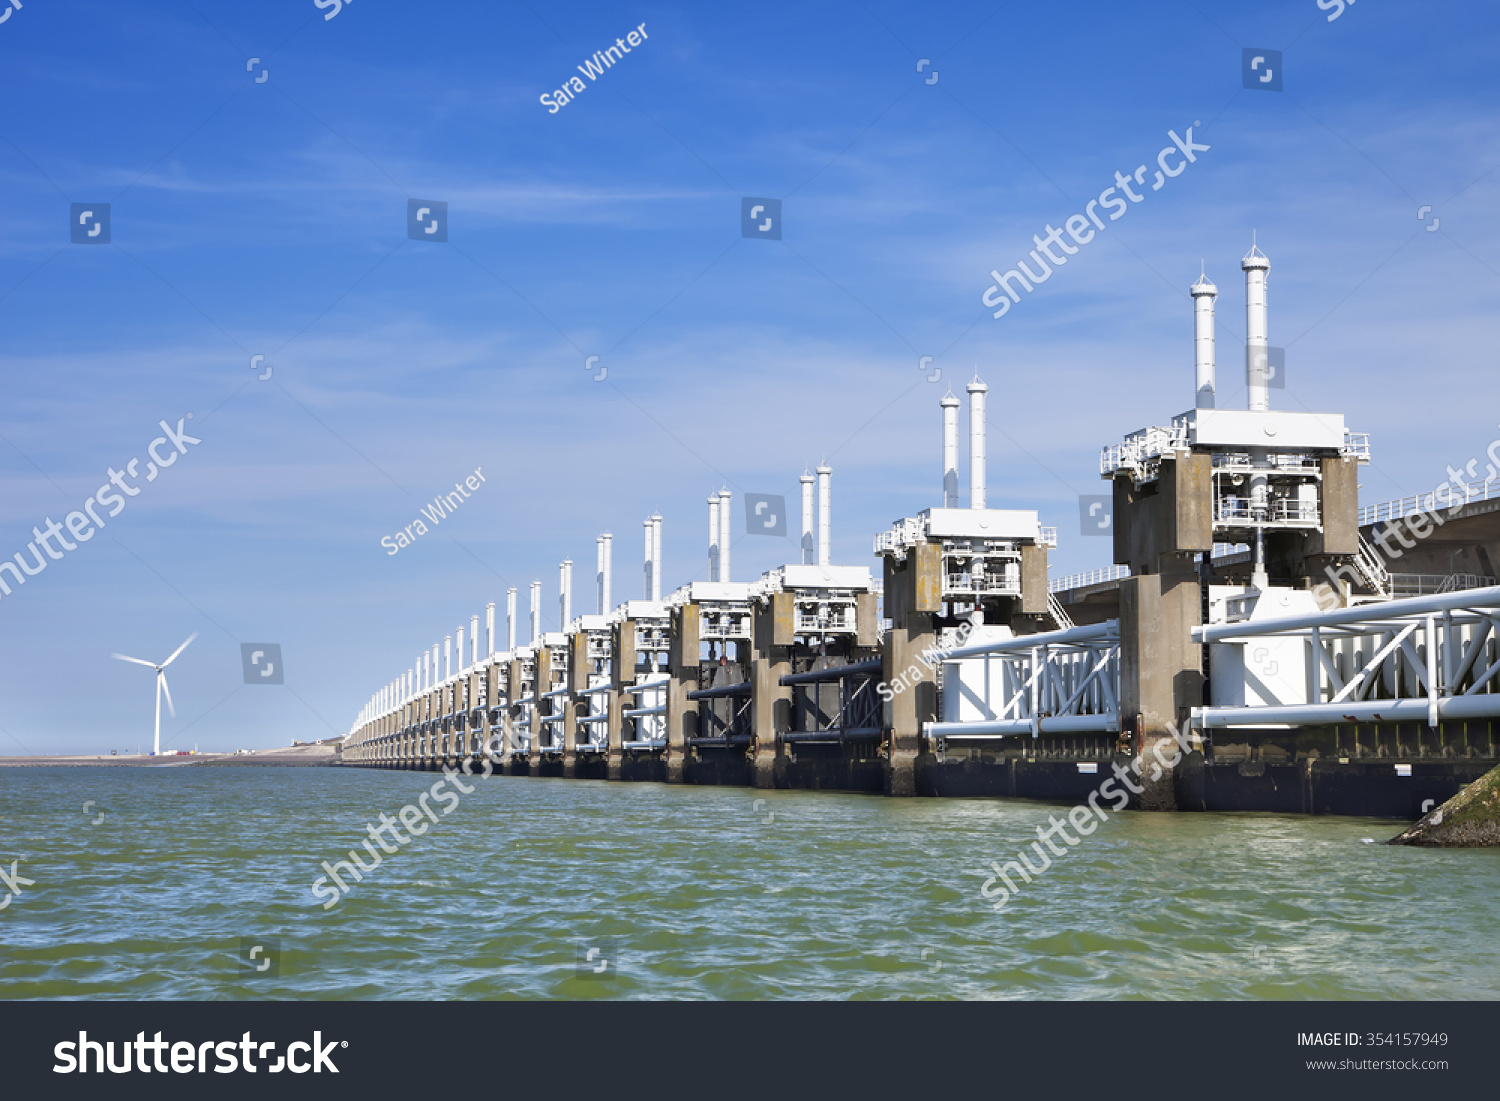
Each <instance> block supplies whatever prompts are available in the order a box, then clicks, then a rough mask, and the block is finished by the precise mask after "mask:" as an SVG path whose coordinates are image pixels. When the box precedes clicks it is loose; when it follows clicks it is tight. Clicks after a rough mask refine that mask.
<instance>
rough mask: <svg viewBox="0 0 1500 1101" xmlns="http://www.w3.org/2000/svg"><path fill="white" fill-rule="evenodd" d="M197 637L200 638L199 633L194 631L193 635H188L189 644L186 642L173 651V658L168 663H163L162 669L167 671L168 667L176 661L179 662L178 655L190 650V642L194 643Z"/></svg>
mask: <svg viewBox="0 0 1500 1101" xmlns="http://www.w3.org/2000/svg"><path fill="white" fill-rule="evenodd" d="M197 637H198V632H197V631H194V632H193V633H192V634H190V635H188V639H187V642H184V643H183V644H182V645H181V646H179V647H177V649H175V650H173V651H172V656H171V657H169V658H168V659H167V660H166V661H164V662H162V663H161V667H162V668H163V669H165V668H166V667H167V666H169V665H171V664H172V663H173V662H174V661H176V660H177V655H178V654H180V653H182V652H183V651H184V650H186V649H187V648H188V642H192V641H193V639H195V638H197Z"/></svg>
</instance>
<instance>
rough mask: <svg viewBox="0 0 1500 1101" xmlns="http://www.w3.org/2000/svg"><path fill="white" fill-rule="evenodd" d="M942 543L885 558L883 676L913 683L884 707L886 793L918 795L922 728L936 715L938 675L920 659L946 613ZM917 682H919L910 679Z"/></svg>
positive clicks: (890, 680) (891, 680) (923, 748)
mask: <svg viewBox="0 0 1500 1101" xmlns="http://www.w3.org/2000/svg"><path fill="white" fill-rule="evenodd" d="M942 565H943V562H942V547H941V546H939V545H936V544H931V543H923V544H921V545H919V546H915V547H912V548H911V549H910V550H909V551H908V552H907V555H906V560H905V561H904V562H896V561H894V560H893V559H890V558H887V559H886V560H885V605H886V606H885V613H886V616H887V618H889V619H890V620H891V624H892V626H891V629H890V630H889V631H887V632H886V635H885V645H884V647H883V649H882V652H881V659H882V665H881V677H882V679H883V680H884V681H885V682H886V684H888V685H894V684H896V683H897V682H898V680H904V681H905V682H906V683H907V684H909V685H910V687H908V688H905V689H903V690H902V691H901V692H899V693H895V692H894V689H892V691H893V694H892V696H891V698H890V699H889V700H888V701H886V702H885V703H884V705H883V708H882V710H883V711H884V722H883V723H882V725H883V726H884V727H885V741H886V776H885V791H886V794H887V795H903V796H905V795H915V794H916V793H917V765H918V762H919V759H920V758H922V757H923V756H924V754H925V753H926V745H925V743H924V741H923V737H922V729H923V726H924V725H925V724H926V723H929V722H931V721H933V720H934V719H936V718H937V674H936V670H934V669H932V668H931V667H929V666H928V665H927V664H926V663H925V662H923V661H922V660H920V659H921V655H922V652H923V651H924V650H926V649H928V648H929V647H932V646H934V645H936V643H937V637H936V632H935V630H934V627H933V617H934V616H935V615H936V614H937V613H938V612H940V611H942V606H943V604H942V598H943V579H942ZM913 681H915V683H912V682H913Z"/></svg>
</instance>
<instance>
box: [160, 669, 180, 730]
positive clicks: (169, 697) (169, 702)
mask: <svg viewBox="0 0 1500 1101" xmlns="http://www.w3.org/2000/svg"><path fill="white" fill-rule="evenodd" d="M156 677H157V680H158V681H160V683H161V690H162V691H163V692H165V693H166V696H167V711H168V712H169V713H170V714H171V716H172V718H174V719H175V718H176V717H177V708H175V707H173V706H172V690H171V689H170V688H168V687H167V675H166V674H165V673H157V674H156Z"/></svg>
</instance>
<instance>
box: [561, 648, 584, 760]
mask: <svg viewBox="0 0 1500 1101" xmlns="http://www.w3.org/2000/svg"><path fill="white" fill-rule="evenodd" d="M588 686H589V636H588V632H587V631H575V632H574V633H573V634H571V635H570V636H568V694H567V696H566V697H564V705H563V706H564V710H563V776H564V777H565V778H566V779H569V780H571V779H573V778H574V777H576V776H577V775H578V716H579V715H580V714H581V713H583V712H584V711H585V710H586V709H587V708H588V701H589V698H588V697H587V696H580V695H579V694H578V693H580V692H582V691H583V690H584V689H585V688H587V687H588Z"/></svg>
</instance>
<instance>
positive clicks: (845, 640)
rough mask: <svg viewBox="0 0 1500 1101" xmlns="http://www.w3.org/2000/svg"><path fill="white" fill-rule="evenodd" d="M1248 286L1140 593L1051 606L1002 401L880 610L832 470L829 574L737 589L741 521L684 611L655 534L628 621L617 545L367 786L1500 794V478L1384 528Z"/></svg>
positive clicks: (1206, 307)
mask: <svg viewBox="0 0 1500 1101" xmlns="http://www.w3.org/2000/svg"><path fill="white" fill-rule="evenodd" d="M1241 267H1242V269H1243V270H1244V272H1245V277H1246V320H1247V326H1246V332H1247V334H1248V337H1249V339H1248V347H1247V352H1246V364H1245V381H1246V392H1247V401H1246V408H1244V409H1226V408H1220V407H1219V406H1218V404H1217V387H1216V378H1215V376H1216V363H1215V354H1214V305H1215V302H1216V300H1217V296H1218V289H1217V287H1215V286H1214V285H1213V284H1212V283H1211V282H1209V281H1208V279H1207V278H1206V276H1205V277H1204V278H1201V279H1200V280H1199V281H1198V282H1197V283H1195V284H1194V285H1193V286H1192V287H1191V289H1190V293H1191V298H1192V302H1193V313H1194V348H1195V358H1196V364H1195V402H1194V408H1192V409H1190V410H1188V411H1187V412H1185V413H1182V414H1179V415H1175V416H1172V417H1170V418H1169V419H1168V421H1167V423H1166V424H1165V425H1160V426H1153V427H1148V428H1144V429H1140V430H1137V431H1135V432H1131V433H1129V434H1127V435H1126V436H1125V437H1124V438H1123V439H1122V441H1121V442H1120V443H1116V444H1112V445H1109V446H1107V447H1105V448H1104V449H1103V450H1102V452H1101V455H1100V474H1101V476H1102V477H1103V478H1104V479H1105V480H1106V481H1107V482H1109V484H1110V487H1111V491H1112V496H1113V502H1114V504H1113V509H1112V513H1111V519H1112V534H1113V550H1114V554H1113V558H1114V562H1113V563H1112V564H1110V565H1107V566H1104V567H1102V568H1100V569H1097V570H1093V571H1090V572H1088V573H1084V574H1078V575H1073V576H1072V577H1069V578H1059V579H1055V580H1053V581H1052V582H1051V583H1050V584H1049V581H1048V576H1047V574H1048V563H1047V558H1048V551H1049V550H1050V549H1051V548H1053V547H1055V546H1056V545H1057V533H1056V531H1055V530H1053V529H1050V528H1047V527H1043V526H1042V525H1041V524H1040V523H1039V520H1038V514H1037V513H1036V512H1035V511H1033V510H1028V509H1006V508H991V507H989V502H988V493H987V486H986V455H985V450H986V443H985V435H986V427H985V424H986V400H987V394H988V388H987V387H986V386H985V384H984V383H983V382H981V381H980V380H979V379H978V378H977V377H976V378H975V379H974V380H973V381H972V382H971V383H969V384H968V386H967V387H966V388H965V392H966V394H967V397H968V407H969V439H968V443H969V464H968V466H969V492H968V498H969V500H968V507H967V508H965V507H961V503H960V489H959V478H958V465H959V446H958V444H959V438H958V436H959V434H958V421H959V410H960V409H961V408H962V406H963V402H962V401H961V400H960V399H959V398H958V397H957V396H955V395H954V394H952V393H951V392H950V393H948V394H947V395H945V396H944V397H943V399H942V400H941V401H940V403H939V406H940V409H941V414H942V460H943V461H942V505H941V506H940V507H937V506H935V507H932V508H928V509H924V510H922V511H920V512H918V513H917V514H916V515H915V516H910V517H906V518H903V519H899V520H897V521H895V522H894V524H893V525H892V527H891V528H890V529H888V530H886V531H883V532H881V533H880V534H879V535H878V536H877V537H876V538H875V541H874V551H875V555H876V557H877V560H878V562H879V563H880V574H879V576H878V579H877V578H876V577H873V576H872V573H871V570H870V569H869V568H868V567H866V566H847V565H834V564H833V563H832V562H831V561H830V543H831V540H830V524H831V517H832V508H831V496H830V494H831V486H832V471H831V469H829V468H828V467H827V466H820V467H819V468H818V470H817V472H816V475H814V474H804V475H803V476H802V479H801V487H802V501H801V504H802V509H801V513H802V531H801V536H802V538H801V548H802V550H801V561H800V562H796V563H788V564H787V565H784V566H781V567H778V568H776V569H774V570H770V571H767V572H766V573H764V574H762V575H761V576H760V577H759V578H757V579H755V580H752V581H733V580H731V577H730V569H731V561H730V544H731V539H730V527H731V525H730V520H729V517H730V507H731V504H732V494H731V493H730V491H729V490H727V489H725V490H721V491H719V492H717V493H715V494H713V495H712V496H710V497H709V540H708V543H709V546H708V569H707V574H708V580H706V581H704V580H697V581H692V582H689V583H688V584H686V585H683V586H681V587H680V588H678V589H676V590H674V591H671V592H668V593H666V594H665V595H664V594H663V591H662V565H661V563H662V557H661V539H662V525H663V520H662V517H661V516H659V515H653V516H651V517H649V518H647V519H646V520H645V521H644V522H643V530H644V546H645V553H644V560H643V591H642V598H641V599H638V600H626V601H624V602H622V603H619V604H616V603H615V602H614V600H613V598H612V591H611V590H612V562H613V536H612V535H610V534H609V533H605V534H603V535H601V536H600V537H599V539H598V541H597V546H596V550H597V558H596V575H595V582H596V585H595V589H596V594H595V595H596V599H595V610H594V612H593V613H591V614H584V615H577V616H575V615H574V614H573V611H572V603H571V602H572V566H573V563H572V562H571V561H566V560H565V561H564V562H563V563H561V564H560V566H559V600H560V620H559V621H560V622H561V623H562V624H563V625H564V626H563V629H562V630H560V631H555V632H546V633H544V632H543V631H542V630H541V612H540V608H541V583H540V582H539V581H537V582H534V583H533V584H532V586H531V594H530V595H531V607H530V620H531V622H530V631H529V637H528V641H527V642H526V643H525V644H521V643H519V642H518V639H517V625H518V620H517V608H516V596H517V593H516V590H515V589H511V590H510V591H509V593H508V594H507V597H508V599H507V608H506V611H507V623H506V639H505V640H504V645H503V646H502V645H501V640H500V639H499V638H498V637H497V635H496V624H495V606H494V605H493V604H491V605H489V606H488V608H487V614H486V617H485V632H486V633H485V640H484V643H483V644H481V641H480V626H479V617H478V616H474V617H472V618H471V619H470V621H469V623H468V625H467V630H466V629H465V626H464V625H460V626H459V627H458V629H457V630H456V632H455V635H456V642H457V645H456V647H455V646H454V641H455V635H450V636H448V637H447V638H445V639H444V640H443V641H442V642H441V643H439V644H435V645H434V646H433V647H432V648H431V649H430V650H425V651H423V652H422V654H421V655H420V656H419V658H418V659H417V660H416V661H415V662H414V663H413V665H412V666H411V668H410V669H408V670H407V671H406V672H405V673H403V674H402V675H400V676H399V677H397V678H396V679H395V680H393V681H391V682H390V683H389V684H387V686H386V687H385V688H384V689H382V690H381V692H379V693H377V695H376V696H375V697H373V698H372V699H371V700H370V701H369V703H368V704H367V705H366V706H365V707H364V708H363V709H362V710H361V712H360V714H359V717H358V719H357V721H356V723H355V724H354V727H353V729H352V730H351V732H350V733H349V735H348V736H347V737H346V738H345V740H344V743H343V745H342V747H341V760H342V762H343V763H344V764H348V765H357V766H363V767H382V768H403V769H435V768H443V767H453V766H456V765H459V764H460V763H462V762H464V761H465V760H469V761H477V760H479V759H480V758H481V757H484V756H488V757H489V758H490V760H491V762H492V763H493V766H494V767H495V769H496V770H497V771H500V772H502V773H505V774H509V775H557V776H563V777H568V778H595V779H610V780H657V781H665V782H673V783H679V782H681V783H698V784H739V785H746V786H756V787H762V788H776V787H781V788H789V787H798V788H834V789H842V790H855V791H883V792H885V793H887V794H891V795H916V794H925V795H953V796H959V795H965V796H996V795H998V796H1011V797H1029V798H1039V799H1052V800H1069V801H1076V800H1082V799H1085V798H1087V796H1088V795H1089V793H1090V792H1092V791H1094V790H1095V789H1096V788H1097V787H1098V786H1099V785H1100V784H1101V782H1103V781H1104V780H1106V779H1107V778H1109V777H1111V776H1120V775H1121V774H1122V773H1124V774H1130V775H1136V774H1137V773H1139V783H1138V784H1135V783H1133V784H1132V785H1130V788H1131V793H1132V794H1131V799H1132V804H1133V805H1134V806H1136V807H1139V808H1142V809H1161V810H1171V809H1184V810H1186V809H1192V810H1272V811H1284V812H1300V813H1334V814H1376V815H1390V816H1396V817H1413V818H1414V817H1417V816H1419V815H1421V814H1423V813H1425V812H1426V811H1427V810H1429V809H1431V807H1432V806H1434V805H1436V804H1437V803H1441V802H1442V801H1444V800H1446V799H1447V798H1448V797H1450V796H1451V795H1453V794H1454V793H1455V792H1456V791H1457V790H1458V789H1459V788H1460V787H1461V786H1462V785H1463V784H1465V783H1468V782H1470V781H1472V780H1475V779H1477V778H1478V777H1479V776H1481V775H1482V774H1483V773H1485V772H1487V771H1488V770H1489V769H1490V768H1493V767H1494V766H1495V765H1496V764H1497V763H1500V737H1497V723H1500V690H1497V686H1500V586H1497V585H1496V583H1495V578H1494V572H1495V571H1494V569H1493V568H1492V561H1493V556H1495V555H1500V479H1497V477H1496V476H1495V475H1494V472H1493V471H1491V473H1490V475H1489V476H1487V477H1486V479H1485V480H1484V481H1483V482H1482V483H1464V482H1462V480H1461V479H1459V480H1454V479H1452V478H1450V484H1448V485H1445V486H1443V487H1440V488H1439V490H1435V491H1434V492H1433V493H1431V494H1428V495H1426V496H1425V497H1423V496H1420V495H1419V496H1417V497H1414V498H1410V499H1404V500H1403V501H1400V502H1392V503H1390V504H1389V505H1376V506H1367V507H1366V508H1364V509H1361V508H1359V506H1358V502H1357V471H1358V468H1359V467H1360V466H1361V465H1362V464H1364V463H1367V462H1368V461H1369V442H1368V439H1367V438H1366V437H1365V436H1364V435H1362V434H1360V433H1356V432H1352V431H1349V430H1348V429H1347V428H1346V427H1345V424H1344V418H1343V416H1342V415H1341V414H1336V413H1310V412H1285V411H1279V410H1272V409H1271V406H1270V390H1269V387H1270V386H1272V385H1274V384H1273V383H1272V382H1271V379H1272V377H1273V365H1272V355H1271V353H1272V352H1273V351H1274V349H1271V348H1270V347H1269V344H1268V321H1267V309H1266V275H1267V272H1268V271H1269V268H1270V261H1269V260H1268V259H1266V257H1265V256H1264V254H1263V253H1261V252H1260V251H1259V250H1258V249H1254V248H1252V250H1251V252H1250V254H1249V255H1247V256H1246V257H1245V258H1244V260H1243V261H1242V262H1241ZM1473 465H1474V464H1470V466H1471V467H1472V466H1473ZM1450 473H1451V472H1450ZM1460 473H1462V471H1460ZM1470 473H1471V474H1472V470H1471V471H1470ZM1393 539H1394V540H1396V545H1393V544H1392V542H1391V541H1392V540H1393ZM1403 555H1404V556H1405V560H1404V561H1401V562H1398V561H1395V559H1396V558H1399V557H1401V556H1403ZM1444 563H1446V572H1445V573H1441V572H1440V571H1441V569H1442V568H1443V564H1444ZM1397 567H1399V568H1397ZM1424 570H1426V571H1428V572H1425V573H1424V572H1423V571H1424ZM466 640H467V646H466V645H465V643H466ZM1143 762H1145V763H1147V764H1150V765H1151V766H1152V767H1149V768H1146V769H1142V768H1141V765H1142V763H1143Z"/></svg>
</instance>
